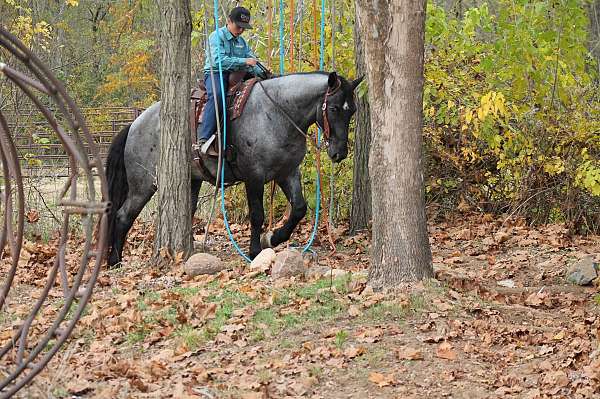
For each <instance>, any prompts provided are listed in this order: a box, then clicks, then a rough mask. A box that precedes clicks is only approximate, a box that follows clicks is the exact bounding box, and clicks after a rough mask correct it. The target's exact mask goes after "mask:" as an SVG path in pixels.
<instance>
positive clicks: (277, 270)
mask: <svg viewBox="0 0 600 399" xmlns="http://www.w3.org/2000/svg"><path fill="white" fill-rule="evenodd" d="M305 271H306V265H305V264H304V259H302V254H301V253H300V252H299V251H296V250H295V249H289V248H288V249H284V250H283V251H281V252H279V253H278V254H277V257H276V258H275V265H273V269H271V277H272V278H273V280H278V279H282V278H289V277H293V276H303V275H304V272H305Z"/></svg>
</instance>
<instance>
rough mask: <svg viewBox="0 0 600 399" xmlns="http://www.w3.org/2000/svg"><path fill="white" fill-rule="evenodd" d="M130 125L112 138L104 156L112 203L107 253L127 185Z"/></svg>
mask: <svg viewBox="0 0 600 399" xmlns="http://www.w3.org/2000/svg"><path fill="white" fill-rule="evenodd" d="M130 127H131V125H128V126H125V128H123V130H121V131H120V132H119V134H117V135H116V136H115V138H114V139H113V141H112V143H111V144H110V148H109V149H108V156H107V157H106V180H107V182H108V199H109V201H110V202H111V203H112V206H111V207H110V210H109V212H108V231H107V235H108V236H107V238H108V239H107V246H106V248H107V253H110V251H111V249H112V247H113V245H114V243H115V238H116V237H115V234H114V233H115V223H116V220H117V211H118V210H119V208H121V206H122V205H123V203H124V202H125V200H126V199H127V193H128V191H129V186H128V184H127V171H126V170H125V143H126V142H127V136H128V135H129V128H130Z"/></svg>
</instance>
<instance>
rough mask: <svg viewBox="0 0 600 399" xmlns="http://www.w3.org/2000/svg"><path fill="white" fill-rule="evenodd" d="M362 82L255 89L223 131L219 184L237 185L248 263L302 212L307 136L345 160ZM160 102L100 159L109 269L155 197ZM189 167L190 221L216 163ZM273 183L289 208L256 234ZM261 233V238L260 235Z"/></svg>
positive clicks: (319, 79)
mask: <svg viewBox="0 0 600 399" xmlns="http://www.w3.org/2000/svg"><path fill="white" fill-rule="evenodd" d="M361 80H362V77H361V78H358V79H356V80H353V81H349V80H347V79H346V78H344V77H343V76H340V75H338V74H337V73H336V72H330V73H327V72H304V73H293V74H287V75H283V76H280V77H274V78H271V79H267V80H264V81H261V82H259V83H258V84H256V85H255V86H254V88H253V89H252V91H251V93H250V95H249V97H248V99H247V102H246V105H245V108H244V111H243V113H242V115H240V116H239V117H238V118H237V119H235V120H233V121H231V122H230V123H228V124H227V144H228V147H229V148H232V149H233V152H234V156H233V157H230V158H231V159H230V160H229V161H227V162H226V166H227V168H226V172H225V175H224V177H223V178H224V179H225V180H224V182H223V183H225V184H233V183H239V182H243V183H244V185H245V189H246V196H247V200H248V208H249V213H250V225H251V238H250V248H249V257H250V259H254V257H256V255H258V254H259V253H260V251H261V250H263V249H264V248H268V247H272V248H274V247H276V246H277V245H279V244H281V243H283V242H285V241H287V240H288V239H289V238H290V236H291V234H292V232H293V231H294V229H295V227H296V226H297V224H298V223H299V222H300V221H301V220H302V218H304V216H305V215H306V211H307V205H306V201H305V200H304V197H303V195H302V185H301V177H300V164H301V162H302V160H303V159H304V157H305V155H306V141H307V137H308V129H309V128H310V127H311V126H312V125H313V124H315V123H316V124H317V125H318V126H320V127H322V129H323V130H324V139H325V142H326V144H327V146H328V147H327V154H328V156H329V158H330V159H331V160H332V161H333V162H336V163H339V162H341V161H342V160H343V159H345V158H346V157H347V155H348V131H349V125H350V120H351V118H352V116H353V115H354V113H355V111H356V105H355V101H354V90H355V89H356V87H357V86H358V84H359V83H360V82H361ZM159 115H160V102H157V103H154V104H153V105H151V106H150V107H149V108H148V109H146V110H145V111H144V112H143V113H142V114H140V115H139V116H138V117H137V118H136V119H135V120H134V121H133V122H132V123H131V124H130V125H128V126H126V127H125V128H124V129H123V130H122V131H121V132H120V133H119V134H117V135H116V136H115V138H114V139H113V141H112V143H111V145H110V147H109V152H108V156H107V160H106V176H107V181H108V186H109V187H108V193H109V200H110V201H111V203H112V207H111V209H110V210H109V215H108V225H109V228H108V239H107V243H108V251H107V252H108V258H107V263H108V265H109V266H111V267H112V266H114V265H116V264H118V263H120V262H121V260H122V252H123V246H124V244H125V238H126V236H127V233H128V232H129V230H130V228H131V226H132V225H133V222H134V220H135V219H136V218H137V216H138V215H139V213H140V212H141V210H142V208H143V207H144V206H145V205H146V203H147V202H148V201H149V200H150V198H151V197H152V196H153V195H154V193H155V192H156V190H157V187H156V177H155V171H156V165H157V162H158V156H159V136H160V117H159ZM201 161H202V162H200V163H196V162H195V161H193V160H187V161H186V162H192V180H191V200H192V216H193V215H194V214H195V212H196V208H197V202H198V195H199V191H200V187H201V185H202V182H204V181H206V182H209V183H211V184H215V183H216V181H215V176H216V172H217V160H216V158H213V157H207V156H202V157H201ZM273 180H274V181H275V182H276V184H277V185H278V186H279V187H280V188H281V190H282V191H283V193H284V194H285V196H286V198H287V200H288V201H289V203H290V204H291V212H290V214H289V217H288V218H287V220H286V222H285V223H284V225H283V226H282V227H280V228H278V229H276V230H275V231H269V232H267V233H266V234H262V230H263V223H264V209H263V195H264V185H265V184H266V183H268V182H271V181H273ZM261 234H262V236H261Z"/></svg>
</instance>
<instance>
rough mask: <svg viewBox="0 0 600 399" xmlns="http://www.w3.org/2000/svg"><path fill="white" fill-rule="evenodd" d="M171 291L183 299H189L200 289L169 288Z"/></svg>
mask: <svg viewBox="0 0 600 399" xmlns="http://www.w3.org/2000/svg"><path fill="white" fill-rule="evenodd" d="M171 291H172V292H174V293H176V294H177V295H180V296H182V297H183V298H184V299H185V298H190V297H193V296H194V295H196V294H197V293H199V292H200V288H198V287H175V288H171Z"/></svg>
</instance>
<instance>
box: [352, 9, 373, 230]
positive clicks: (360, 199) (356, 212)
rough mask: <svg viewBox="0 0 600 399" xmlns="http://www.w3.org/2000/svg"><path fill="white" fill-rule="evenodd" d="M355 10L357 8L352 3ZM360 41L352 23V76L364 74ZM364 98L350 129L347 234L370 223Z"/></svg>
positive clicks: (368, 139) (358, 103) (367, 119)
mask: <svg viewBox="0 0 600 399" xmlns="http://www.w3.org/2000/svg"><path fill="white" fill-rule="evenodd" d="M355 7H358V5H357V4H356V5H355ZM363 47H364V45H363V40H362V38H361V35H360V31H359V29H358V24H357V23H355V24H354V53H355V59H356V75H357V76H361V75H364V74H366V68H365V53H364V49H363ZM367 100H368V99H367V96H363V97H358V98H357V100H356V116H355V120H356V129H355V130H354V171H353V178H352V180H353V183H354V184H353V187H354V190H353V191H352V210H351V212H350V233H351V234H356V232H357V231H359V230H364V229H366V228H368V227H369V222H370V220H371V180H370V179H369V148H370V147H371V116H370V111H369V102H368V101H367Z"/></svg>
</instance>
